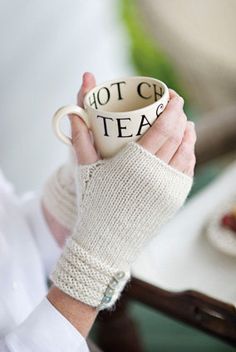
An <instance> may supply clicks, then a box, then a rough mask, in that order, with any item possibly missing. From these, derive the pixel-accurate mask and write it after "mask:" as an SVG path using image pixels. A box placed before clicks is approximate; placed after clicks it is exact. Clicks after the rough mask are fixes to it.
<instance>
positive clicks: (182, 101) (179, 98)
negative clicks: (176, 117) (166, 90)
mask: <svg viewBox="0 0 236 352" xmlns="http://www.w3.org/2000/svg"><path fill="white" fill-rule="evenodd" d="M174 102H175V103H176V104H183V103H184V99H183V97H181V96H180V95H178V96H177V97H174Z"/></svg>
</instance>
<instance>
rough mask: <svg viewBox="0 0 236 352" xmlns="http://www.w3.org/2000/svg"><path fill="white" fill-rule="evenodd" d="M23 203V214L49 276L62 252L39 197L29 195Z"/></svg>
mask: <svg viewBox="0 0 236 352" xmlns="http://www.w3.org/2000/svg"><path fill="white" fill-rule="evenodd" d="M22 203H23V204H22V207H23V212H24V215H25V217H26V219H27V221H28V224H29V226H30V228H31V231H32V234H33V236H34V238H35V242H36V245H37V247H38V250H39V252H40V255H41V258H42V262H43V264H44V267H45V271H46V275H47V276H49V274H50V273H51V271H52V269H53V267H54V266H55V264H56V262H57V260H58V259H59V256H60V254H61V251H62V250H61V248H60V247H59V245H58V243H57V242H56V240H55V238H54V237H53V235H52V233H51V231H50V229H49V227H48V225H47V223H46V221H45V218H44V215H43V211H42V205H41V199H40V197H39V195H37V194H36V195H35V194H32V193H30V194H27V195H25V196H24V199H23V202H22Z"/></svg>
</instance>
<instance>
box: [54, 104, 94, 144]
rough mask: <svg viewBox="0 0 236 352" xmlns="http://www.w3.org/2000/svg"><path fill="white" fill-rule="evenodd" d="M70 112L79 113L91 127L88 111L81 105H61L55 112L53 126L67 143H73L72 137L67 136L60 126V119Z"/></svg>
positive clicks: (59, 136) (56, 132) (58, 135)
mask: <svg viewBox="0 0 236 352" xmlns="http://www.w3.org/2000/svg"><path fill="white" fill-rule="evenodd" d="M69 114H74V115H77V116H79V117H81V118H82V119H83V121H84V122H85V123H86V125H87V126H88V128H90V122H89V118H88V114H87V112H86V111H85V110H84V109H82V108H81V107H79V106H77V105H66V106H63V107H61V108H60V109H58V110H57V111H56V112H55V114H54V115H53V119H52V127H53V130H54V132H55V134H56V136H57V137H58V138H59V139H60V140H61V141H62V142H64V143H65V144H70V145H71V138H69V137H68V136H66V135H65V134H64V133H63V132H62V131H61V128H60V121H61V119H62V118H63V117H64V116H66V115H69Z"/></svg>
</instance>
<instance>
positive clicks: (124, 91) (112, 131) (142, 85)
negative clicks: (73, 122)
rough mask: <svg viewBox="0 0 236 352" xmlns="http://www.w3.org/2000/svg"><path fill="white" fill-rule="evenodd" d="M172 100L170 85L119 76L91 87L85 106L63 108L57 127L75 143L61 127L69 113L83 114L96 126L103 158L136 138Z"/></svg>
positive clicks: (63, 137) (56, 117)
mask: <svg viewBox="0 0 236 352" xmlns="http://www.w3.org/2000/svg"><path fill="white" fill-rule="evenodd" d="M168 100H169V91H168V88H167V86H166V85H165V84H164V83H163V82H161V81H159V80H157V79H155V78H151V77H126V78H123V79H115V80H112V81H109V82H106V83H103V84H101V85H99V86H96V87H95V88H93V89H92V90H90V91H89V92H88V93H87V94H86V95H85V98H84V109H83V108H80V107H78V106H76V105H68V106H64V107H62V108H60V109H59V110H58V111H57V112H56V113H55V114H54V117H53V128H54V131H55V133H56V135H57V136H58V138H59V139H61V140H62V141H63V142H64V143H66V144H71V139H70V138H69V137H67V136H66V135H65V134H64V133H63V132H62V130H61V128H60V120H61V119H62V118H63V117H64V116H65V115H68V114H75V115H78V116H79V117H81V118H82V119H83V120H84V122H85V123H86V124H87V126H88V127H89V128H90V129H91V130H92V132H93V136H94V142H95V146H96V148H97V150H99V152H100V154H101V156H102V157H103V158H108V157H111V156H113V155H114V154H116V152H117V151H118V150H120V149H121V148H122V147H123V146H124V145H125V144H126V143H128V142H130V141H136V140H138V139H139V138H140V136H141V135H142V134H144V133H145V132H146V131H147V129H148V128H149V127H150V126H151V125H152V124H153V122H154V121H155V120H156V119H157V118H158V116H159V115H160V114H161V113H162V112H163V110H164V109H165V107H166V105H167V103H168Z"/></svg>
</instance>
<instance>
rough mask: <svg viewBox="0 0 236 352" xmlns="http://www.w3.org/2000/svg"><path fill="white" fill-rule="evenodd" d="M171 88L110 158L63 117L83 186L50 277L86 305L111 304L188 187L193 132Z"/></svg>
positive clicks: (84, 130) (87, 134)
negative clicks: (154, 113) (160, 106)
mask: <svg viewBox="0 0 236 352" xmlns="http://www.w3.org/2000/svg"><path fill="white" fill-rule="evenodd" d="M90 79H92V76H90ZM170 94H171V99H170V102H169V104H168V106H167V108H166V110H165V112H164V113H163V114H162V115H161V116H160V117H159V118H158V120H157V121H156V122H155V123H154V124H153V126H152V127H151V128H150V129H149V130H148V131H147V132H146V134H145V135H144V136H143V137H142V138H141V139H140V140H139V142H138V143H134V142H131V143H128V144H127V145H126V146H125V147H124V148H123V149H122V150H121V151H119V152H118V153H117V154H116V155H115V156H113V157H112V158H109V159H104V160H101V159H100V158H99V155H98V153H97V151H96V148H95V146H94V144H93V140H92V139H91V134H90V131H89V130H88V128H87V126H86V125H85V123H84V122H83V121H82V120H80V119H78V117H75V116H71V117H70V120H71V127H72V142H73V146H74V148H75V152H76V155H77V159H78V162H79V163H80V167H79V168H77V175H76V180H77V184H78V186H80V187H82V190H83V192H77V195H78V204H79V208H78V219H79V221H78V222H77V224H76V226H75V229H74V232H73V234H72V237H71V238H70V239H69V240H68V241H67V244H66V247H65V249H64V251H63V254H62V257H61V258H60V260H59V262H58V264H57V267H56V270H55V272H54V273H53V274H52V280H53V282H54V284H55V286H57V287H58V288H59V289H60V290H61V291H63V292H64V293H66V294H68V295H69V296H71V297H73V298H75V299H77V300H79V301H81V302H83V303H85V304H87V305H89V306H92V307H98V309H104V308H107V307H109V306H111V305H112V304H114V302H115V300H116V299H117V298H118V296H119V293H120V292H121V290H122V288H123V287H124V285H125V283H126V282H127V280H128V279H129V275H130V265H131V263H132V262H133V261H134V260H135V259H136V257H137V255H138V254H139V252H140V251H141V250H142V249H143V247H144V246H145V245H146V244H147V243H148V242H149V241H150V240H151V239H152V237H153V236H154V235H155V233H156V232H157V231H158V230H159V229H160V227H161V226H162V225H163V224H164V223H166V222H167V221H168V220H169V219H170V218H171V217H172V216H174V214H175V213H176V211H177V210H178V209H179V208H180V207H181V206H182V205H183V203H184V201H185V199H186V197H187V195H188V193H189V190H190V188H191V185H192V177H191V176H192V174H193V168H194V163H195V160H194V143H195V139H196V137H195V132H194V128H193V125H192V124H191V123H187V118H186V116H185V114H184V112H183V99H182V98H180V97H179V96H178V95H177V94H176V93H175V92H174V91H170ZM186 150H187V152H186ZM113 286H114V287H113Z"/></svg>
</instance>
